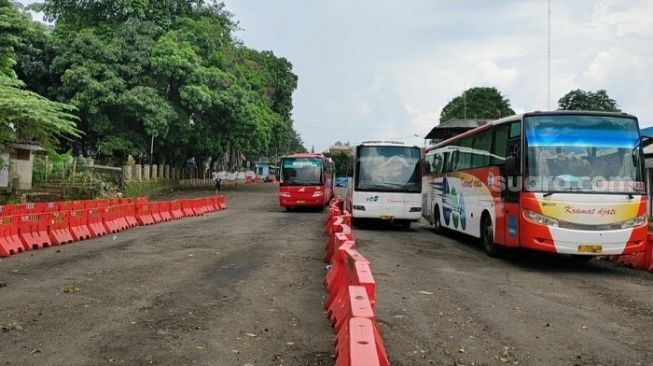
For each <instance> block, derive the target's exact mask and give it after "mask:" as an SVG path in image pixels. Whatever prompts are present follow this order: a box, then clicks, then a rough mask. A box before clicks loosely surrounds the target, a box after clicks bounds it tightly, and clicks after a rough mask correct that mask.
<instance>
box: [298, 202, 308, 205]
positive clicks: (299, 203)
mask: <svg viewBox="0 0 653 366" xmlns="http://www.w3.org/2000/svg"><path fill="white" fill-rule="evenodd" d="M304 203H306V201H297V204H298V205H303V204H304Z"/></svg>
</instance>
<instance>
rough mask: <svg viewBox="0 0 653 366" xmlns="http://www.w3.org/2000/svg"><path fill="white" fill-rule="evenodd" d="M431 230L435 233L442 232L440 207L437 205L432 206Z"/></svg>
mask: <svg viewBox="0 0 653 366" xmlns="http://www.w3.org/2000/svg"><path fill="white" fill-rule="evenodd" d="M433 231H435V233H436V234H442V233H443V232H444V228H443V227H442V221H440V207H438V206H437V205H436V206H435V208H433Z"/></svg>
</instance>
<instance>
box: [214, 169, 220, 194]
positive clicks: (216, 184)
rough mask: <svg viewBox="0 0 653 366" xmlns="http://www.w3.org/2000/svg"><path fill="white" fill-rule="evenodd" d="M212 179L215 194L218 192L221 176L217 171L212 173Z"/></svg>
mask: <svg viewBox="0 0 653 366" xmlns="http://www.w3.org/2000/svg"><path fill="white" fill-rule="evenodd" d="M213 181H214V182H215V194H220V185H221V184H222V178H220V175H218V173H217V172H215V173H213Z"/></svg>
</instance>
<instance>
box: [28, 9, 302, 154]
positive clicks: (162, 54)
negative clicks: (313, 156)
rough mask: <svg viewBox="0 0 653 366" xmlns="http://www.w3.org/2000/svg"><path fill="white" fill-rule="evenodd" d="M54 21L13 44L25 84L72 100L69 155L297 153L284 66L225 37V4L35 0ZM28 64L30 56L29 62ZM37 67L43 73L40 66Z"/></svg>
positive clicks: (291, 77) (228, 24)
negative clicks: (25, 43) (76, 136)
mask: <svg viewBox="0 0 653 366" xmlns="http://www.w3.org/2000/svg"><path fill="white" fill-rule="evenodd" d="M33 9H35V10H40V11H43V12H44V13H45V14H46V17H47V19H48V20H51V21H54V20H56V25H55V27H54V30H53V32H52V33H51V34H50V35H49V36H48V37H47V38H46V39H45V40H42V39H33V40H31V41H30V43H31V44H33V45H34V47H32V48H31V49H27V48H26V49H24V50H22V51H21V54H20V58H19V65H18V66H19V67H18V69H19V71H20V73H21V75H24V80H25V81H26V83H27V84H28V85H29V87H30V88H31V89H32V90H39V91H47V93H48V96H49V97H51V98H55V99H57V100H60V101H69V102H70V103H71V104H73V105H74V106H75V107H77V108H78V115H79V118H80V122H79V126H80V129H81V130H83V131H84V133H85V134H84V136H83V137H82V139H81V140H79V141H77V142H73V143H71V144H69V145H70V146H64V147H65V148H67V147H72V148H73V149H74V150H75V151H76V152H77V153H80V152H81V153H84V154H87V155H93V156H99V157H105V158H107V159H118V160H120V159H124V158H125V157H126V155H128V154H132V155H136V156H139V155H140V156H143V155H146V154H148V152H149V147H150V143H151V139H152V137H154V141H155V142H154V143H155V150H156V151H159V152H160V153H159V154H158V155H159V156H158V158H159V159H157V160H167V159H169V160H173V161H177V162H181V161H185V160H186V159H187V158H188V157H190V156H195V157H196V158H197V159H203V158H204V157H208V156H213V157H218V156H224V154H226V153H229V154H230V155H233V154H232V153H233V151H239V152H242V153H244V154H246V155H249V156H254V155H258V154H263V153H269V152H270V151H275V152H277V153H279V154H283V153H287V152H289V151H290V149H295V150H298V149H299V148H303V146H301V138H300V137H299V135H298V134H297V133H296V131H295V130H294V128H293V126H292V120H291V118H292V115H291V111H292V93H293V92H294V90H295V89H296V87H297V76H296V75H295V74H293V72H292V65H291V64H290V62H288V61H287V60H286V59H284V58H280V57H277V56H275V55H274V54H273V53H272V52H270V51H257V50H253V49H249V48H247V47H245V46H243V45H242V44H241V43H240V42H238V41H237V40H235V39H234V37H233V32H234V30H235V28H236V22H235V21H234V20H233V17H232V15H231V14H229V13H228V12H227V11H226V10H225V9H224V5H222V4H216V3H214V2H213V1H204V0H119V1H118V0H98V1H86V0H44V2H43V3H42V4H39V5H36V6H34V7H33ZM36 61H38V62H40V63H37V62H36ZM44 70H45V72H44Z"/></svg>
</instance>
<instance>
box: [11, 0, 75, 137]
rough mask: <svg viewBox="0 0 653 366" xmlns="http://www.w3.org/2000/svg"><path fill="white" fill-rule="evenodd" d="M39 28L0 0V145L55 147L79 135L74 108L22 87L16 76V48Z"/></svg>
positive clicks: (39, 29) (23, 84)
mask: <svg viewBox="0 0 653 366" xmlns="http://www.w3.org/2000/svg"><path fill="white" fill-rule="evenodd" d="M38 31H42V28H39V27H36V26H35V25H34V24H33V23H32V21H31V20H30V19H29V18H27V17H26V16H25V15H24V14H23V13H21V12H20V11H19V10H18V9H17V8H16V7H15V6H14V5H13V4H12V3H10V2H9V1H7V0H0V144H3V145H4V144H7V143H11V142H14V141H31V142H39V143H41V144H43V145H44V146H46V147H54V145H55V144H56V143H57V142H58V141H59V139H61V138H72V137H78V136H79V131H78V130H77V129H76V127H75V120H76V117H75V116H74V115H73V112H74V108H73V107H72V106H70V105H67V104H63V103H56V102H52V101H50V100H48V99H46V98H44V97H42V96H40V95H38V94H36V93H34V92H31V91H28V90H25V83H24V82H23V81H21V80H20V79H18V78H17V75H16V72H15V71H14V69H13V67H14V66H15V65H16V58H17V56H16V52H15V50H16V48H18V47H20V46H21V45H23V44H24V43H25V42H24V41H25V39H26V38H28V37H29V36H30V32H38Z"/></svg>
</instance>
